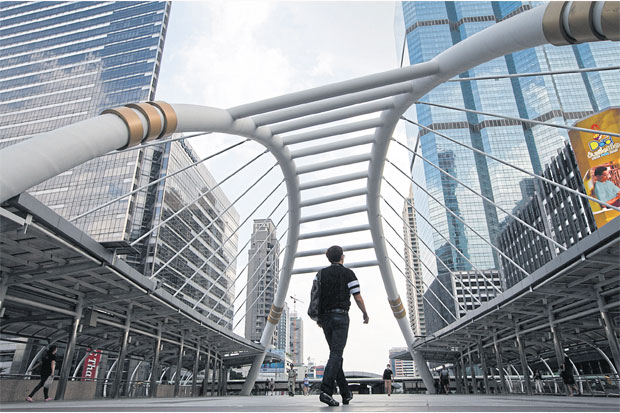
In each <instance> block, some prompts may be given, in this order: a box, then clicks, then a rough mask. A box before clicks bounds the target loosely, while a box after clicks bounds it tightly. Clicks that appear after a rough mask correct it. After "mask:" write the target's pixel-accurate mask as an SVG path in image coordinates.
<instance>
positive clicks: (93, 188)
mask: <svg viewBox="0 0 620 413" xmlns="http://www.w3.org/2000/svg"><path fill="white" fill-rule="evenodd" d="M169 13H170V2H10V1H9V2H0V147H4V146H7V145H12V144H14V143H16V142H19V141H21V140H23V139H28V138H29V137H30V136H31V135H33V134H37V133H41V132H46V131H49V130H52V129H56V128H59V127H62V126H65V125H68V124H71V123H75V122H77V121H80V120H83V119H87V118H90V117H93V116H97V115H99V114H100V113H101V111H102V110H104V109H107V108H112V107H117V106H121V105H124V104H127V103H132V102H137V101H145V100H153V99H154V97H155V89H156V86H157V76H158V73H159V67H160V62H161V58H162V52H163V47H164V39H165V36H166V26H167V24H168V17H169ZM161 157H162V151H161V149H143V150H135V151H129V152H124V153H117V154H113V155H108V156H103V157H100V158H98V159H94V160H92V161H90V162H87V163H85V164H83V165H81V166H78V167H76V168H74V169H73V170H70V171H67V172H64V173H61V174H60V175H58V176H56V177H54V178H52V179H50V180H48V181H46V182H44V183H42V184H41V185H38V186H36V187H34V188H31V189H30V191H29V192H30V193H31V194H32V195H34V196H36V197H37V198H38V199H39V200H41V201H42V202H43V203H45V204H46V205H47V206H49V207H50V208H52V209H54V210H55V211H56V212H58V213H59V214H60V215H62V216H64V217H65V218H69V219H71V218H73V217H76V216H78V215H80V214H81V213H83V212H86V211H88V210H89V209H91V208H93V207H95V206H98V205H101V204H102V203H104V202H106V201H108V200H111V199H113V198H115V197H117V196H119V195H122V194H125V193H127V192H129V191H130V190H131V189H133V188H135V187H136V185H142V184H144V183H146V182H148V181H149V180H150V179H151V178H153V177H156V176H158V175H159V164H160V161H161ZM153 191H154V189H153V190H152V191H151V192H146V191H142V192H140V193H137V194H135V195H133V196H131V197H128V198H125V199H123V200H121V201H120V202H116V203H114V204H112V205H110V206H108V207H106V208H104V209H101V210H100V211H98V212H95V213H93V214H91V215H88V216H87V217H85V218H83V219H79V220H77V221H76V222H75V224H76V225H77V226H79V227H80V228H82V229H84V230H85V231H86V232H88V233H89V234H90V235H91V236H93V237H94V238H95V239H97V240H98V241H119V240H129V239H131V238H134V239H135V238H137V236H138V235H139V233H140V232H144V230H145V229H146V228H149V227H150V225H151V224H152V219H153V217H152V210H151V209H150V208H149V205H150V204H149V202H148V201H147V199H148V198H149V197H151V198H152V197H153V196H154V193H153Z"/></svg>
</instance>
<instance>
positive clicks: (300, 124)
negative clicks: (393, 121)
mask: <svg viewBox="0 0 620 413" xmlns="http://www.w3.org/2000/svg"><path fill="white" fill-rule="evenodd" d="M393 107H394V99H392V98H391V97H390V98H384V99H381V100H377V101H374V102H367V103H360V104H358V105H353V106H349V107H346V108H342V109H336V110H332V111H330V112H325V113H319V114H318V115H311V116H306V117H304V118H300V119H295V120H290V121H287V122H282V123H277V124H275V125H271V126H269V129H270V130H271V133H273V134H274V135H280V134H282V133H287V132H292V131H296V130H300V129H305V128H310V127H312V126H318V125H323V124H325V123H331V122H336V121H339V120H344V119H349V118H354V117H356V116H362V115H369V114H371V113H375V112H381V111H384V110H388V109H392V108H393Z"/></svg>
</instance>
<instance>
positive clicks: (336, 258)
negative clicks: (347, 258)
mask: <svg viewBox="0 0 620 413" xmlns="http://www.w3.org/2000/svg"><path fill="white" fill-rule="evenodd" d="M325 255H327V259H328V260H329V262H330V263H331V265H330V266H329V267H326V268H323V269H322V270H321V271H319V274H317V278H318V279H319V281H320V288H321V295H320V297H321V298H320V304H319V326H320V327H321V328H323V333H324V334H325V339H326V340H327V344H328V345H329V360H328V361H327V365H326V366H325V372H324V373H323V381H322V382H321V394H320V396H319V400H320V401H321V402H323V403H325V404H327V405H328V406H338V405H339V403H338V402H337V401H336V400H334V398H333V397H332V395H333V394H334V391H335V385H336V383H338V388H339V389H340V395H341V396H342V404H349V402H350V401H351V399H353V394H352V393H351V390H349V385H348V384H347V379H346V378H345V376H344V371H343V370H342V354H343V352H344V347H345V345H346V344H347V335H348V334H349V307H351V299H350V296H351V295H353V298H354V299H355V303H356V304H357V306H358V307H359V309H360V310H361V311H362V314H363V316H364V324H368V314H367V313H366V306H365V305H364V300H363V299H362V295H361V294H360V283H359V281H358V280H357V277H356V276H355V273H354V272H353V271H351V270H350V269H348V268H346V267H344V266H343V265H342V264H343V263H344V254H343V252H342V248H341V247H339V246H337V245H334V246H332V247H329V249H328V250H327V252H326V254H325Z"/></svg>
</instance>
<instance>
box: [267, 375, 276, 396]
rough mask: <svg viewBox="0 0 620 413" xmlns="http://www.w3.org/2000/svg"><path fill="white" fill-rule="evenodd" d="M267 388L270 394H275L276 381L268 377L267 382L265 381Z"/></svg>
mask: <svg viewBox="0 0 620 413" xmlns="http://www.w3.org/2000/svg"><path fill="white" fill-rule="evenodd" d="M267 389H268V390H269V395H270V396H273V395H275V394H276V382H275V381H274V380H273V379H269V382H268V383H267Z"/></svg>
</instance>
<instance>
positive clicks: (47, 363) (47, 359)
mask: <svg viewBox="0 0 620 413" xmlns="http://www.w3.org/2000/svg"><path fill="white" fill-rule="evenodd" d="M52 361H56V355H55V354H46V355H45V356H44V357H43V361H42V362H41V376H49V375H51V374H52Z"/></svg>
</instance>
